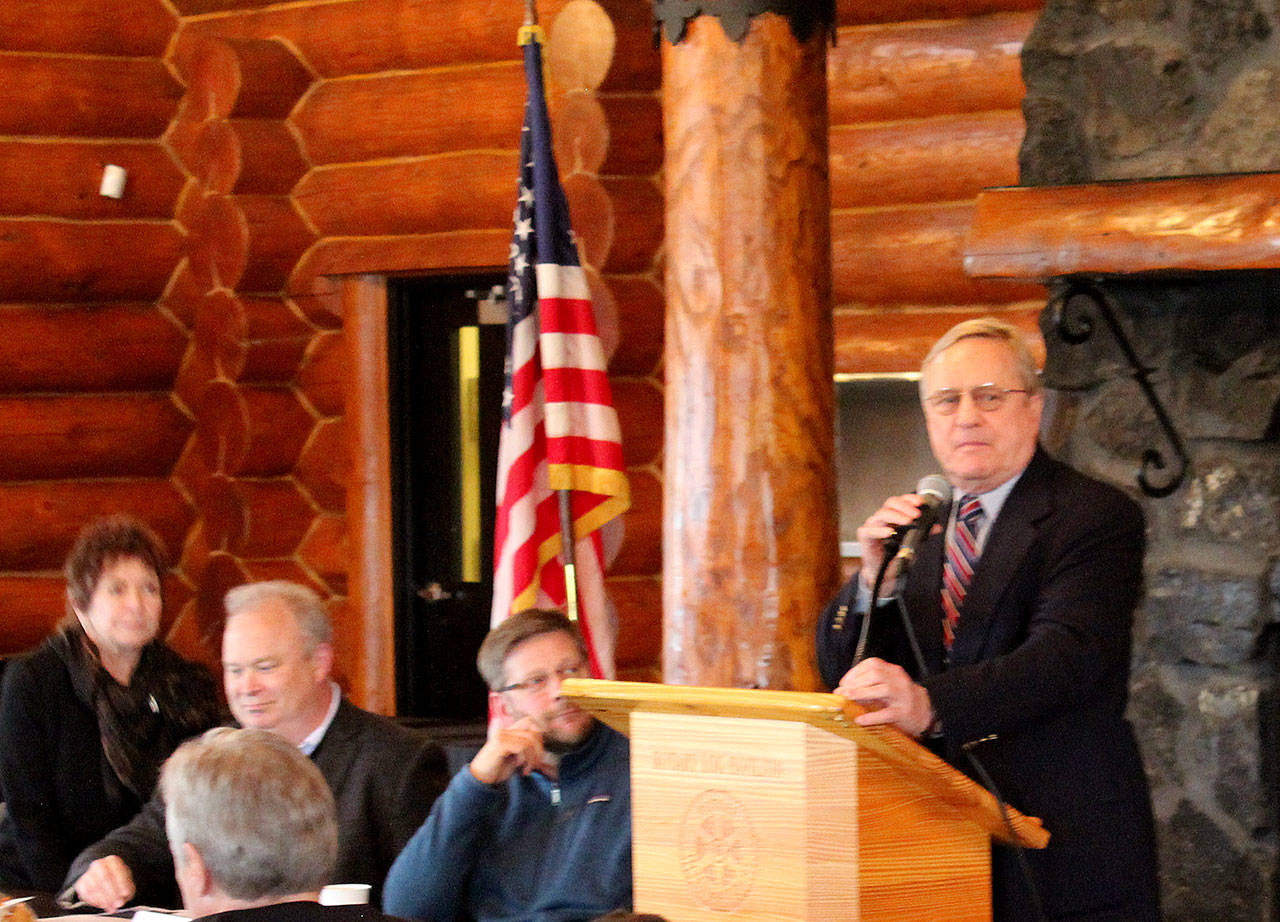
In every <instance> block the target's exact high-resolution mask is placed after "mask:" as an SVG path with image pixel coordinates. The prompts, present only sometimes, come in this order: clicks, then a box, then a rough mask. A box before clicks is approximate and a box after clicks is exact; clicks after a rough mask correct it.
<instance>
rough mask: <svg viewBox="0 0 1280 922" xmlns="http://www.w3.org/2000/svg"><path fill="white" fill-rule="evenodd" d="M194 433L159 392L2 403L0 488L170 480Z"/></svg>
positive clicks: (5, 400) (1, 400)
mask: <svg viewBox="0 0 1280 922" xmlns="http://www.w3.org/2000/svg"><path fill="white" fill-rule="evenodd" d="M191 431H192V423H191V420H190V419H189V418H188V417H187V416H186V415H185V414H184V413H182V412H181V411H180V410H179V409H178V408H177V407H176V406H175V405H174V402H173V400H172V399H171V398H170V397H169V395H168V394H164V393H162V394H156V393H135V394H92V395H90V394H75V395H33V396H21V397H18V396H13V397H0V481H6V480H9V481H12V480H65V479H69V478H82V477H91V478H98V477H129V478H132V477H144V478H145V477H162V476H167V475H168V473H169V470H170V469H171V468H172V467H173V463H174V461H176V460H177V458H178V455H179V454H180V453H181V451H182V448H183V446H184V445H185V444H186V441H187V437H188V435H190V433H191Z"/></svg>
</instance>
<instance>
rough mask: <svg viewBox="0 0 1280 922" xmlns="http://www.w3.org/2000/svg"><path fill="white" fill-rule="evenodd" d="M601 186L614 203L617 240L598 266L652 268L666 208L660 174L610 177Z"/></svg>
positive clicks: (615, 269) (606, 269)
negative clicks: (657, 175)
mask: <svg viewBox="0 0 1280 922" xmlns="http://www.w3.org/2000/svg"><path fill="white" fill-rule="evenodd" d="M600 185H601V186H602V187H603V188H604V191H605V193H606V194H607V195H608V197H609V201H610V202H611V203H612V206H613V209H612V210H613V241H612V243H611V244H610V246H609V255H608V257H607V258H606V259H605V260H604V263H603V265H600V264H596V265H598V266H599V268H600V269H601V271H603V272H607V273H618V274H626V273H631V272H648V271H651V270H652V269H653V268H654V260H655V259H656V258H657V255H658V251H659V250H660V249H661V248H662V243H663V228H664V220H665V215H664V211H665V209H666V202H665V201H664V199H663V197H662V189H661V187H660V186H659V183H658V179H657V177H652V178H650V177H634V178H633V177H623V176H606V177H602V178H601V180H600ZM565 194H566V195H568V188H566V190H565ZM575 227H576V225H575Z"/></svg>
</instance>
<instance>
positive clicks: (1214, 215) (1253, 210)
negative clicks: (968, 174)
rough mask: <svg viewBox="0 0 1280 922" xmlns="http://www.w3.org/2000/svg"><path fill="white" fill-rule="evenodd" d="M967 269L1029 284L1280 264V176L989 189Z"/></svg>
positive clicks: (975, 225) (977, 217)
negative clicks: (1075, 276)
mask: <svg viewBox="0 0 1280 922" xmlns="http://www.w3.org/2000/svg"><path fill="white" fill-rule="evenodd" d="M964 267H965V271H966V272H967V273H968V274H969V275H971V276H975V277H978V278H1004V279H1020V280H1036V281H1044V280H1046V279H1050V278H1053V277H1055V276H1063V275H1073V274H1078V273H1096V274H1129V273H1139V272H1203V271H1224V270H1245V269H1274V268H1280V173H1250V174H1234V175H1222V176H1188V177H1179V178H1176V179H1152V180H1127V181H1120V182H1103V183H1093V184H1089V185H1078V186H1019V187H1015V188H1005V189H990V190H987V191H986V192H983V193H981V194H980V195H979V196H978V203H977V211H976V214H975V218H974V222H973V226H972V229H971V231H970V235H969V240H968V244H967V246H966V247H965V258H964Z"/></svg>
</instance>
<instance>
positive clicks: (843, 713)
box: [561, 679, 1049, 848]
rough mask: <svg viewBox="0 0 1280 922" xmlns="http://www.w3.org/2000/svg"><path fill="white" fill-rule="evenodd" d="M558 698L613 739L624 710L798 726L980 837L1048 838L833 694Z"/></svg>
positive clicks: (614, 688)
mask: <svg viewBox="0 0 1280 922" xmlns="http://www.w3.org/2000/svg"><path fill="white" fill-rule="evenodd" d="M561 694H563V695H564V696H565V697H566V698H569V699H570V700H572V701H573V702H574V703H575V704H577V705H578V706H579V707H581V708H582V709H583V710H585V711H588V712H590V713H591V714H592V715H594V716H595V717H596V718H598V719H599V720H601V721H602V722H604V723H606V724H608V725H609V726H610V727H613V729H615V730H617V731H618V732H620V733H625V734H627V735H630V733H631V712H632V711H635V710H642V711H646V712H651V713H663V714H691V715H702V716H706V717H740V718H752V719H757V720H789V721H794V722H796V723H806V724H809V725H811V726H814V727H818V728H819V729H822V730H826V731H827V732H829V733H834V734H836V735H837V736H842V737H845V738H846V739H851V740H853V741H854V742H855V743H857V744H858V745H859V746H860V747H862V748H863V749H866V750H868V751H870V752H873V753H874V754H875V755H877V756H879V757H880V758H882V759H884V760H885V761H886V762H888V763H890V764H891V765H893V766H894V767H896V768H897V769H898V770H899V771H901V772H902V773H903V774H905V775H908V776H909V777H910V778H911V779H912V780H913V781H914V782H915V783H916V784H917V785H919V786H920V787H921V788H923V789H924V790H926V791H928V792H929V793H931V794H933V795H934V796H936V797H938V798H939V799H941V800H943V801H944V802H946V803H947V804H948V805H950V806H951V807H953V808H955V809H956V810H957V811H959V812H960V813H961V814H962V815H963V816H964V817H965V818H966V819H968V820H970V821H971V822H974V823H976V824H977V825H978V826H980V827H981V828H982V829H983V830H984V831H985V832H986V833H987V834H988V835H991V836H992V837H994V838H996V839H999V840H1001V841H1003V842H1008V843H1011V844H1019V845H1022V846H1024V847H1026V848H1044V847H1045V845H1047V844H1048V842H1049V833H1048V832H1047V831H1046V830H1045V829H1044V827H1043V826H1041V825H1040V821H1039V820H1038V819H1036V818H1034V817H1029V816H1025V815H1024V814H1022V813H1019V812H1018V811H1017V810H1014V809H1013V808H1012V807H1006V810H1007V815H1005V814H1002V812H1001V808H1000V805H999V804H998V803H997V801H996V799H995V797H994V796H992V794H991V792H990V791H988V790H987V789H986V788H983V787H982V786H980V785H978V784H976V783H975V782H974V781H973V780H971V779H970V778H969V777H967V776H966V775H964V774H963V773H961V772H959V771H957V770H956V769H954V768H952V767H951V766H950V765H948V764H947V763H946V762H945V761H944V760H943V759H941V758H939V757H938V756H936V755H934V754H933V753H932V752H930V751H929V750H928V749H926V748H924V747H923V746H921V745H920V744H919V743H917V742H916V741H915V740H913V739H911V737H909V736H907V735H906V734H905V733H902V732H900V731H898V730H896V729H894V728H892V727H860V726H858V725H857V724H856V723H854V718H855V717H857V716H858V715H859V714H862V713H864V712H865V710H866V709H865V708H863V707H861V706H860V705H857V704H854V703H853V702H852V701H849V700H847V699H845V698H842V697H840V696H839V695H831V694H826V693H822V692H792V691H777V690H773V689H755V688H711V687H707V686H696V685H658V684H655V683H651V682H616V681H612V680H607V679H565V681H564V683H563V685H562V686H561Z"/></svg>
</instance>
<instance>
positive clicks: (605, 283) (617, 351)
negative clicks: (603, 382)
mask: <svg viewBox="0 0 1280 922" xmlns="http://www.w3.org/2000/svg"><path fill="white" fill-rule="evenodd" d="M593 274H594V273H590V272H589V273H588V278H590V277H591V276H592V275H593ZM601 287H602V288H603V291H602V292H600V293H598V289H597V288H596V287H595V286H594V285H593V286H592V289H591V297H592V300H593V301H594V302H595V308H596V326H597V327H598V328H599V330H600V338H601V341H602V343H603V344H604V346H605V350H606V354H607V355H608V356H609V373H610V374H611V375H619V376H626V375H633V376H643V375H652V374H654V373H655V372H656V371H657V368H658V363H659V362H661V361H662V348H663V343H664V341H665V340H664V332H665V320H664V318H665V316H666V307H667V305H666V299H665V298H664V297H663V292H662V286H661V285H660V284H659V283H658V282H656V281H654V280H653V279H652V278H649V277H647V276H634V275H628V276H619V275H606V276H603V277H602V285H601Z"/></svg>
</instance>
